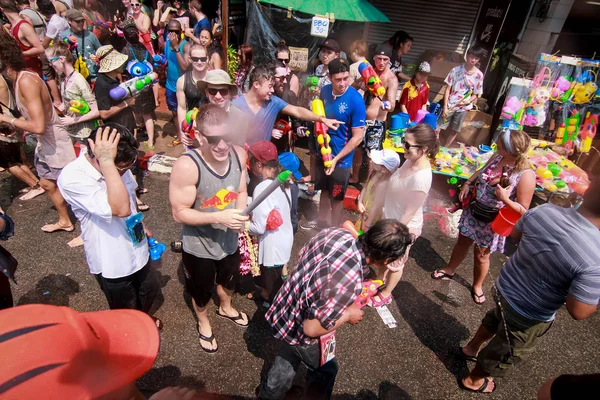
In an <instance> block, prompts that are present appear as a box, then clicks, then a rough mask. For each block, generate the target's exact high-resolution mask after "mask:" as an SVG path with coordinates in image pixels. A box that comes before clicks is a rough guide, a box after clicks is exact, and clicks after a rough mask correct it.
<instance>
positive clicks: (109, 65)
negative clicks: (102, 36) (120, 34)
mask: <svg viewBox="0 0 600 400" xmlns="http://www.w3.org/2000/svg"><path fill="white" fill-rule="evenodd" d="M96 57H97V58H98V62H99V63H100V69H99V70H98V72H99V73H106V72H111V71H114V70H115V69H117V68H119V67H120V66H121V65H123V64H125V62H127V60H128V57H127V56H126V55H125V54H121V53H119V52H118V51H116V50H115V49H114V47H112V46H111V45H107V46H102V47H100V48H99V49H98V50H97V51H96Z"/></svg>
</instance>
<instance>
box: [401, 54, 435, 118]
mask: <svg viewBox="0 0 600 400" xmlns="http://www.w3.org/2000/svg"><path fill="white" fill-rule="evenodd" d="M430 72H431V67H430V66H429V63H428V62H427V61H423V62H422V63H421V64H420V65H419V68H418V69H417V72H416V73H415V77H414V78H412V79H411V80H410V81H408V82H406V83H405V84H404V87H403V88H402V95H401V96H400V111H402V112H403V113H407V114H408V115H410V120H411V121H414V120H415V119H416V118H417V112H418V111H419V110H427V103H428V101H429V84H428V83H427V77H428V76H429V73H430Z"/></svg>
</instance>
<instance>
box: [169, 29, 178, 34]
mask: <svg viewBox="0 0 600 400" xmlns="http://www.w3.org/2000/svg"><path fill="white" fill-rule="evenodd" d="M169 33H177V34H180V33H181V31H179V30H177V29H169Z"/></svg>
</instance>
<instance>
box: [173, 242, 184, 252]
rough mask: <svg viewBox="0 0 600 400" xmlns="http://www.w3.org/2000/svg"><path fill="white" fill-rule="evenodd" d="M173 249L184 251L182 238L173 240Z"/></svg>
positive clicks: (174, 250)
mask: <svg viewBox="0 0 600 400" xmlns="http://www.w3.org/2000/svg"><path fill="white" fill-rule="evenodd" d="M171 251H172V252H173V253H181V252H183V242H182V241H181V240H176V241H174V242H171Z"/></svg>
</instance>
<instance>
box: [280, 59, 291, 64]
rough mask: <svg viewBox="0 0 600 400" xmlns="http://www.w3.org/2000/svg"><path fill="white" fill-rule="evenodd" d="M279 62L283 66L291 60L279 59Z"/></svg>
mask: <svg viewBox="0 0 600 400" xmlns="http://www.w3.org/2000/svg"><path fill="white" fill-rule="evenodd" d="M277 61H279V62H280V63H282V64H286V63H289V62H290V59H289V58H278V59H277Z"/></svg>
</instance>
